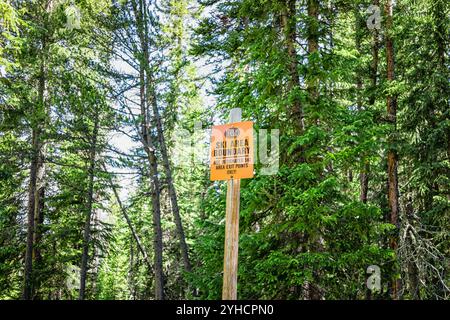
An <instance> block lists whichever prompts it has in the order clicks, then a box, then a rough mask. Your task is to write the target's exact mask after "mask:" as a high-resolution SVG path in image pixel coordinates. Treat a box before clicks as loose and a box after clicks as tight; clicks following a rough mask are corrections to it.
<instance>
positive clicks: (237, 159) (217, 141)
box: [210, 121, 253, 180]
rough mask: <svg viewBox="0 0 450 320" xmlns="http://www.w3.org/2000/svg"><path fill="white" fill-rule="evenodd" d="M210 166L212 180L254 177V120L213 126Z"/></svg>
mask: <svg viewBox="0 0 450 320" xmlns="http://www.w3.org/2000/svg"><path fill="white" fill-rule="evenodd" d="M210 168H211V180H230V179H245V178H253V122H251V121H245V122H235V123H229V124H224V125H220V126H214V127H213V128H212V134H211V165H210Z"/></svg>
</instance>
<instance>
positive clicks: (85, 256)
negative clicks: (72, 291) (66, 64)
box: [78, 112, 99, 300]
mask: <svg viewBox="0 0 450 320" xmlns="http://www.w3.org/2000/svg"><path fill="white" fill-rule="evenodd" d="M98 127H99V119H98V114H97V112H96V114H95V120H94V129H93V132H92V137H91V150H90V153H89V169H88V174H89V177H88V179H89V181H88V192H87V204H86V213H85V214H86V220H85V223H84V234H83V253H82V256H81V268H80V292H79V296H78V299H79V300H84V298H85V293H86V275H87V270H88V262H89V242H90V238H91V218H92V208H93V203H94V177H95V158H96V154H97V139H98Z"/></svg>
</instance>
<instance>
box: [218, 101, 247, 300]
mask: <svg viewBox="0 0 450 320" xmlns="http://www.w3.org/2000/svg"><path fill="white" fill-rule="evenodd" d="M240 121H241V109H239V108H235V109H232V110H231V112H230V122H231V123H229V124H225V125H220V126H214V127H213V128H212V133H211V157H210V171H211V180H227V181H228V182H227V201H226V213H225V247H224V256H223V288H222V299H223V300H236V299H237V271H238V247H239V201H240V187H241V180H240V179H244V178H253V162H254V161H253V160H254V159H253V155H254V153H253V122H250V121H245V122H240Z"/></svg>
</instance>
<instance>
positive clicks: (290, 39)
mask: <svg viewBox="0 0 450 320" xmlns="http://www.w3.org/2000/svg"><path fill="white" fill-rule="evenodd" d="M296 5H297V0H286V6H285V7H284V8H283V11H282V13H281V24H282V28H283V31H284V37H285V43H286V51H287V56H288V59H289V61H288V69H289V83H288V92H289V93H291V92H292V91H297V92H296V93H295V97H294V99H293V102H292V106H291V116H292V119H293V121H294V126H295V127H296V128H297V131H298V132H297V133H298V134H302V133H303V132H304V131H305V120H304V114H303V108H302V105H301V101H300V97H299V91H300V76H299V74H298V57H297V51H296V49H295V43H296V40H297V23H296ZM302 162H303V161H302Z"/></svg>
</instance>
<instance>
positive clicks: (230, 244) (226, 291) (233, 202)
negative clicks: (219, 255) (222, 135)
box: [222, 108, 242, 300]
mask: <svg viewBox="0 0 450 320" xmlns="http://www.w3.org/2000/svg"><path fill="white" fill-rule="evenodd" d="M241 116H242V111H241V109H240V108H235V109H232V110H231V111H230V122H231V123H233V122H240V121H241ZM240 188H241V180H240V179H231V180H228V185H227V204H226V216H225V221H226V222H225V250H224V257H223V289H222V300H236V299H237V272H238V248H239V200H240Z"/></svg>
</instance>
